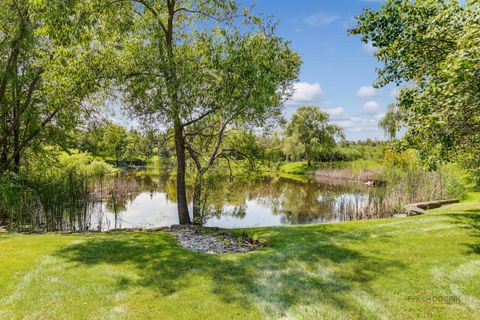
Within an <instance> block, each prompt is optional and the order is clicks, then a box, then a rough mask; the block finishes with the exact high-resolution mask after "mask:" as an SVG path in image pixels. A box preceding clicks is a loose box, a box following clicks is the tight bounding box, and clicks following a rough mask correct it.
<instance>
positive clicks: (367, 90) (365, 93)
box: [357, 86, 377, 98]
mask: <svg viewBox="0 0 480 320" xmlns="http://www.w3.org/2000/svg"><path fill="white" fill-rule="evenodd" d="M376 94H377V89H375V88H374V87H372V86H361V87H360V89H358V91H357V96H359V97H361V98H371V97H373V96H375V95H376Z"/></svg>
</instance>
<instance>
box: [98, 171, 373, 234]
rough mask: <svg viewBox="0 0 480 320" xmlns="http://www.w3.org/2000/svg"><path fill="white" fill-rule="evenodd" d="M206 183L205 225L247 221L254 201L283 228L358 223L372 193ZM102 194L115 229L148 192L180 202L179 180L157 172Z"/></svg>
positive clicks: (302, 185)
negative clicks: (277, 218)
mask: <svg viewBox="0 0 480 320" xmlns="http://www.w3.org/2000/svg"><path fill="white" fill-rule="evenodd" d="M205 183H206V184H205V186H204V187H203V188H202V191H203V195H202V196H203V201H204V203H203V210H202V212H203V217H202V218H203V219H202V220H203V221H204V222H206V221H207V220H208V219H210V218H213V217H215V218H221V217H222V216H223V217H225V216H230V217H233V218H237V219H243V218H245V216H246V214H247V211H248V202H249V201H254V202H255V203H256V204H258V205H260V206H263V207H265V210H266V212H268V211H271V212H272V213H273V214H274V215H278V216H280V217H281V222H282V223H284V224H303V223H311V222H322V221H332V220H352V219H355V218H358V217H357V216H356V215H355V214H356V213H355V212H356V210H357V209H356V208H358V207H361V204H362V202H365V201H371V200H370V198H371V197H369V196H368V194H369V192H371V191H369V190H372V189H369V188H368V187H366V186H364V185H355V184H352V183H346V184H338V183H336V184H333V185H332V184H329V183H319V182H318V181H315V180H313V181H306V182H305V181H297V180H293V179H288V178H282V177H276V178H263V179H259V180H252V181H244V180H243V181H242V180H239V179H234V181H233V182H231V181H230V180H229V179H222V178H219V177H218V176H212V178H211V179H209V180H206V181H205ZM98 189H101V190H102V192H101V194H102V196H101V197H100V199H101V201H102V203H104V204H105V208H106V210H107V211H108V212H109V213H112V214H114V216H115V228H119V227H121V226H120V225H121V222H122V213H123V212H125V211H126V210H127V208H128V206H129V205H130V204H131V202H132V201H133V200H134V199H135V198H137V197H138V196H139V195H140V194H141V193H145V192H148V193H149V194H150V196H151V197H153V196H154V195H155V193H158V192H161V193H164V194H165V196H166V198H167V200H168V201H170V202H172V203H174V202H176V186H175V179H174V177H173V176H171V175H170V174H169V173H168V172H166V171H161V170H158V169H157V170H136V171H129V172H121V173H118V174H116V175H115V176H112V177H109V178H107V179H104V180H103V181H102V185H101V188H98ZM97 191H98V190H97ZM187 197H188V198H189V199H191V198H192V189H191V188H187ZM366 199H367V200H366ZM101 210H103V209H101ZM352 212H353V213H354V214H353V215H352ZM98 221H99V222H100V221H103V220H102V219H98ZM109 227H110V226H109Z"/></svg>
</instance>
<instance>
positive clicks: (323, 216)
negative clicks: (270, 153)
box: [205, 178, 366, 224]
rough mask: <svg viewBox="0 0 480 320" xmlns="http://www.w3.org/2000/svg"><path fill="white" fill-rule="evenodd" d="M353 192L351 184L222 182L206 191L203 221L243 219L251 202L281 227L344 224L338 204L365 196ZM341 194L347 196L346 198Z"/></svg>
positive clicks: (358, 189)
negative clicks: (278, 218)
mask: <svg viewBox="0 0 480 320" xmlns="http://www.w3.org/2000/svg"><path fill="white" fill-rule="evenodd" d="M353 189H354V190H353V191H352V185H351V184H348V185H340V184H335V185H329V184H321V183H317V182H303V181H295V180H291V179H286V178H265V179H263V180H261V181H252V182H248V183H241V182H233V183H225V182H224V181H222V183H220V184H219V185H217V186H215V190H214V191H212V189H210V190H211V192H210V194H209V198H208V216H207V217H205V218H208V217H216V218H220V217H221V216H226V215H228V216H232V217H235V218H239V219H241V218H244V217H245V215H246V212H247V201H249V200H254V201H256V202H257V203H258V204H259V205H262V206H265V207H267V208H270V209H271V211H272V213H273V214H275V215H281V221H282V223H284V224H302V223H309V222H315V221H318V222H321V221H332V220H345V219H344V218H342V217H343V216H344V213H343V212H341V211H340V210H341V209H342V206H341V205H340V204H339V200H340V201H344V202H345V201H347V200H348V201H350V200H353V199H356V200H358V199H363V198H364V197H365V194H366V188H365V187H364V186H356V187H353ZM345 194H348V195H349V196H350V195H351V196H350V197H349V198H347V197H345V196H344V195H345ZM342 196H343V198H342ZM356 196H357V197H356ZM344 208H346V207H345V206H344Z"/></svg>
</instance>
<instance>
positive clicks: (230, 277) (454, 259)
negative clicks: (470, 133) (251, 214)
mask: <svg viewBox="0 0 480 320" xmlns="http://www.w3.org/2000/svg"><path fill="white" fill-rule="evenodd" d="M250 232H251V233H252V234H253V235H254V236H255V237H262V238H268V245H267V246H266V247H265V248H263V249H261V250H258V251H255V252H250V253H247V254H229V255H216V256H211V255H204V254H195V253H192V252H188V251H186V250H183V249H181V248H179V247H178V246H177V245H176V244H175V242H174V241H173V239H172V237H171V236H170V235H169V234H168V233H154V234H153V233H145V234H144V233H130V234H128V233H119V234H102V235H54V234H48V235H13V234H6V235H0V319H259V318H269V319H322V318H325V319H357V318H358V319H479V318H480V311H479V310H480V195H479V194H474V195H471V196H470V197H469V198H468V201H467V202H464V203H461V204H455V205H450V206H445V207H443V208H440V209H436V210H433V211H430V212H429V213H428V214H427V215H425V216H419V217H411V218H397V219H389V220H387V219H382V220H374V221H358V222H349V223H335V224H325V225H314V226H304V227H284V228H262V229H255V230H251V231H250ZM437 296H453V297H454V298H453V301H452V303H445V302H441V301H432V300H429V298H432V297H435V299H437V298H436V297H437ZM417 298H418V300H417V301H415V299H417ZM457 299H458V300H457ZM429 301H430V303H428V302H429ZM422 302H423V303H422Z"/></svg>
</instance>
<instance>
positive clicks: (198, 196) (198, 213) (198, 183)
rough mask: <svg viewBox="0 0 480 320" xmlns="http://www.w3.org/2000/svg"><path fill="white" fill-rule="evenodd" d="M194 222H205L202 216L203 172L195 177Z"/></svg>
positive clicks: (200, 223)
mask: <svg viewBox="0 0 480 320" xmlns="http://www.w3.org/2000/svg"><path fill="white" fill-rule="evenodd" d="M193 223H194V224H197V225H202V224H203V216H202V174H198V175H197V177H196V178H195V186H194V188H193Z"/></svg>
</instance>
